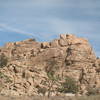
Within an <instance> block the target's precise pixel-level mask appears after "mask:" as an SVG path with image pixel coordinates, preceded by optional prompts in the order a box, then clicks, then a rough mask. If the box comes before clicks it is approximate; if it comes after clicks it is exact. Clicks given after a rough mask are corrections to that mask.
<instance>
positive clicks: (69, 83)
mask: <svg viewBox="0 0 100 100" xmlns="http://www.w3.org/2000/svg"><path fill="white" fill-rule="evenodd" d="M58 91H59V92H63V93H77V92H78V86H77V83H76V81H75V80H74V79H73V78H71V77H66V79H65V82H63V83H61V88H59V89H58Z"/></svg>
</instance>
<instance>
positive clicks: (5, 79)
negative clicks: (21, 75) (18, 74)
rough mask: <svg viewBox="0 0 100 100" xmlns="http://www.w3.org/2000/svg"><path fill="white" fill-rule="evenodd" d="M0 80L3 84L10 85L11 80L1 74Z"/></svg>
mask: <svg viewBox="0 0 100 100" xmlns="http://www.w3.org/2000/svg"><path fill="white" fill-rule="evenodd" d="M0 79H1V80H3V81H4V82H5V83H11V82H12V80H11V79H10V78H9V77H8V76H7V75H5V74H4V73H2V72H0Z"/></svg>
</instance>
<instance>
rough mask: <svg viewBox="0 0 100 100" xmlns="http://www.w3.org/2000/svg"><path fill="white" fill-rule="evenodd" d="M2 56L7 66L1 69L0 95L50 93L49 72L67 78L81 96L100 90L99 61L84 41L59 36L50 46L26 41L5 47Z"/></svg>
mask: <svg viewBox="0 0 100 100" xmlns="http://www.w3.org/2000/svg"><path fill="white" fill-rule="evenodd" d="M2 53H3V54H4V55H6V56H7V58H8V64H7V66H5V67H3V68H0V84H1V85H2V87H0V93H1V94H3V95H15V96H17V95H25V94H27V95H43V91H42V94H41V92H40V91H39V89H41V88H42V89H44V91H47V90H48V89H49V85H48V80H49V79H48V75H47V73H48V72H50V71H51V70H53V71H54V72H55V74H57V75H59V76H60V78H61V79H62V80H63V78H65V77H66V76H69V77H73V78H74V79H75V80H76V81H77V83H78V86H79V93H80V94H86V93H87V88H88V87H91V88H94V87H96V88H100V60H99V59H97V58H96V56H95V54H94V52H93V50H92V48H91V46H90V44H89V43H88V41H87V40H85V39H83V38H78V37H76V36H74V35H71V34H67V35H66V34H61V35H60V38H59V39H55V40H53V41H51V42H43V43H40V42H36V41H34V40H32V39H28V40H25V41H21V42H15V43H7V44H6V45H5V46H4V47H2V48H1V49H0V54H2ZM1 75H3V76H5V77H6V78H3V77H1ZM59 85H60V83H57V84H55V85H54V87H53V89H54V90H53V95H56V94H57V91H56V88H57V87H59ZM44 94H45V95H46V92H45V93H44Z"/></svg>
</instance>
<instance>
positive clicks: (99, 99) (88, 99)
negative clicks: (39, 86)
mask: <svg viewBox="0 0 100 100" xmlns="http://www.w3.org/2000/svg"><path fill="white" fill-rule="evenodd" d="M0 100H100V95H96V96H82V97H59V96H56V97H50V98H47V97H39V96H31V97H27V96H24V97H4V96H0Z"/></svg>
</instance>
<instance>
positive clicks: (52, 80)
mask: <svg viewBox="0 0 100 100" xmlns="http://www.w3.org/2000/svg"><path fill="white" fill-rule="evenodd" d="M47 76H48V78H49V80H48V84H49V89H48V98H49V97H50V95H51V92H52V88H53V85H54V84H56V82H58V80H60V78H59V76H58V75H55V73H54V72H53V71H52V72H49V73H47Z"/></svg>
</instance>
